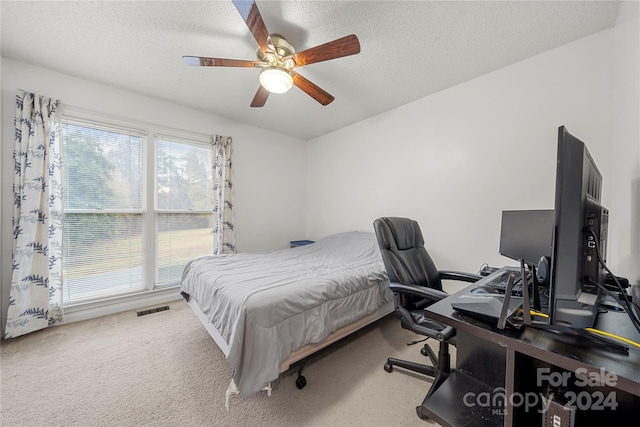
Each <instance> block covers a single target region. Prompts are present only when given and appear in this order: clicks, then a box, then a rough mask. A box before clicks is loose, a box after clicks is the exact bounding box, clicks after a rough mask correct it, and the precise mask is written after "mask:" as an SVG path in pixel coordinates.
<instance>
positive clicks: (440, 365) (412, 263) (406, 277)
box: [373, 217, 481, 419]
mask: <svg viewBox="0 0 640 427" xmlns="http://www.w3.org/2000/svg"><path fill="white" fill-rule="evenodd" d="M373 227H374V230H375V233H376V238H377V239H378V245H379V246H380V250H381V252H382V260H383V262H384V266H385V268H386V270H387V274H388V276H389V280H390V282H391V283H390V285H389V286H390V288H391V290H392V291H393V299H394V303H395V314H396V316H397V317H398V318H399V319H400V323H401V324H402V327H403V328H404V329H408V330H410V331H413V332H415V333H417V334H420V335H424V336H426V337H427V339H429V338H433V339H436V340H438V341H439V343H440V345H439V350H438V356H437V357H436V355H435V354H434V352H433V350H432V349H431V347H429V345H428V344H425V345H424V347H423V348H422V349H421V353H422V354H423V355H425V356H428V357H429V359H430V360H431V364H432V366H428V365H423V364H420V363H415V362H410V361H406V360H400V359H396V358H393V357H390V358H388V359H387V363H385V365H384V369H385V371H387V372H391V371H392V370H393V366H399V367H401V368H405V369H409V370H411V371H413V372H419V373H421V374H425V375H428V376H430V377H433V379H434V381H433V384H432V385H431V388H430V389H429V392H428V393H427V396H426V397H425V399H424V401H425V402H426V400H427V399H428V398H429V396H431V394H432V393H433V392H435V391H436V390H437V389H438V387H440V385H441V384H442V383H443V382H444V381H445V380H446V379H447V377H448V376H449V374H450V373H451V360H450V355H449V344H452V345H455V330H454V329H453V328H451V327H450V326H446V325H443V324H442V323H440V322H437V321H435V320H433V319H429V318H428V317H426V316H425V311H424V308H425V307H427V306H428V305H430V304H433V303H434V302H436V301H440V300H441V299H443V298H446V297H447V296H448V294H447V293H446V292H444V291H443V290H442V280H457V281H464V282H471V283H473V282H476V281H478V280H480V278H481V277H480V276H478V275H475V274H470V273H461V272H455V271H442V270H438V269H437V268H436V266H435V264H434V263H433V260H432V259H431V257H430V256H429V253H428V252H427V250H426V249H425V247H424V238H423V237H422V232H421V231H420V226H419V225H418V223H417V222H416V221H414V220H411V219H408V218H386V217H385V218H379V219H377V220H375V221H374V223H373ZM416 412H417V414H418V417H420V418H422V419H425V418H427V416H426V415H425V414H423V412H422V405H421V406H418V407H416Z"/></svg>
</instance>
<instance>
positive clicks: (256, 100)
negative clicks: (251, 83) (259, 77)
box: [251, 85, 269, 107]
mask: <svg viewBox="0 0 640 427" xmlns="http://www.w3.org/2000/svg"><path fill="white" fill-rule="evenodd" d="M268 97H269V91H268V90H266V89H265V88H264V87H262V85H260V87H259V88H258V91H257V92H256V94H255V96H254V97H253V101H251V106H252V107H264V104H265V103H266V102H267V98H268Z"/></svg>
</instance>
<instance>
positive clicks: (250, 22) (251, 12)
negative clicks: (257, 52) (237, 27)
mask: <svg viewBox="0 0 640 427" xmlns="http://www.w3.org/2000/svg"><path fill="white" fill-rule="evenodd" d="M233 5H234V6H235V7H236V9H238V12H240V16H242V19H243V20H244V22H245V24H247V27H249V31H251V34H253V38H255V39H256V41H257V42H258V46H260V49H261V50H262V51H263V52H266V51H267V39H268V38H269V31H267V26H266V25H265V24H264V21H263V20H262V15H260V11H259V10H258V6H257V5H256V2H255V1H253V0H251V1H247V0H233Z"/></svg>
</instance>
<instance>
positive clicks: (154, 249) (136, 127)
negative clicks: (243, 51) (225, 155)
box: [60, 105, 213, 318]
mask: <svg viewBox="0 0 640 427" xmlns="http://www.w3.org/2000/svg"><path fill="white" fill-rule="evenodd" d="M61 112H62V114H61V119H60V122H61V124H62V123H73V124H80V125H85V126H90V127H95V128H98V129H104V130H108V131H116V132H123V131H126V132H129V133H132V134H134V135H139V136H141V137H142V153H141V162H142V171H141V173H142V176H141V181H142V184H141V185H142V188H141V208H140V209H132V210H128V211H126V212H125V210H124V209H123V210H121V209H102V210H97V209H96V210H94V209H69V210H66V209H65V211H64V212H65V213H67V212H69V213H116V214H117V213H123V214H126V213H130V214H141V215H142V245H143V274H142V280H143V290H141V291H138V292H130V293H125V294H118V295H111V296H104V297H98V298H92V299H87V300H81V301H77V302H70V303H66V304H65V305H64V308H65V315H66V314H68V313H71V317H72V318H73V317H74V316H73V313H75V312H78V311H80V310H84V309H88V310H93V311H96V312H100V311H101V310H102V308H104V307H106V306H109V305H113V304H120V305H122V306H124V307H132V308H133V307H137V306H139V304H140V301H141V300H148V301H149V302H151V301H153V300H154V299H157V300H159V301H165V300H167V297H168V296H169V295H172V296H174V295H178V293H177V292H175V290H176V289H177V288H178V287H179V286H180V283H179V281H178V282H175V283H170V284H163V285H159V284H158V277H157V276H158V268H157V259H158V258H157V257H158V244H157V236H158V234H157V216H158V213H180V212H178V211H174V210H165V209H162V210H159V209H158V207H157V197H156V196H157V195H156V185H157V181H158V175H157V174H158V170H157V161H156V159H157V157H156V156H157V145H158V144H157V139H158V138H162V139H166V140H170V141H175V142H180V143H181V142H184V143H190V144H195V145H203V146H208V147H211V135H207V134H202V133H197V132H191V131H185V130H181V129H175V128H170V127H166V126H162V125H156V124H152V123H147V122H141V121H137V120H135V119H127V118H121V117H115V116H110V115H105V114H101V113H97V112H93V111H89V110H86V109H80V108H76V107H73V106H69V105H64V106H62V109H61ZM63 167H64V153H63ZM151 173H153V176H151V175H150V174H151ZM196 212H198V213H209V212H208V211H202V212H200V211H194V210H185V213H196ZM211 214H213V213H212V212H211ZM178 296H179V295H178ZM169 299H175V297H174V298H169ZM81 318H83V317H81Z"/></svg>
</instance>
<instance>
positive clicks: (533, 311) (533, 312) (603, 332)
mask: <svg viewBox="0 0 640 427" xmlns="http://www.w3.org/2000/svg"><path fill="white" fill-rule="evenodd" d="M529 312H530V313H531V315H532V316H539V317H545V318H548V317H549V315H548V314H545V313H540V312H539V311H535V310H529ZM585 330H586V331H589V332H592V333H594V334H599V335H604V336H606V337H609V338H614V339H617V340H620V341H622V342H626V343H627V344H631V345H633V346H636V347H638V348H640V344H638V343H637V342H635V341H632V340H630V339H628V338H624V337H621V336H619V335H615V334H612V333H610V332H605V331H601V330H599V329H594V328H585Z"/></svg>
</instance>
